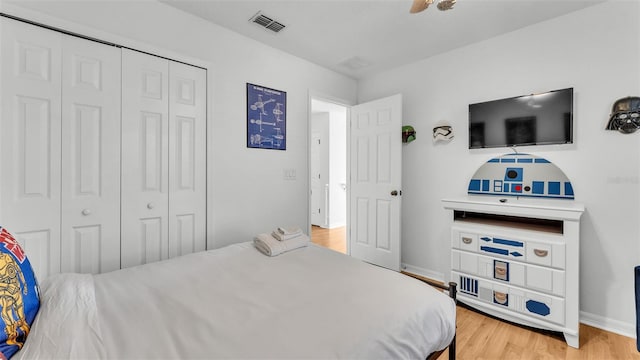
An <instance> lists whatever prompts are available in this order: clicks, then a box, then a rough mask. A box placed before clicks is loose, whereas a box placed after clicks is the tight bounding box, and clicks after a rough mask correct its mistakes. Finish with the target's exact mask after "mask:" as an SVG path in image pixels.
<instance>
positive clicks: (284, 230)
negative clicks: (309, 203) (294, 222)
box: [276, 226, 302, 235]
mask: <svg viewBox="0 0 640 360" xmlns="http://www.w3.org/2000/svg"><path fill="white" fill-rule="evenodd" d="M276 232H277V233H280V234H281V235H300V234H302V229H300V228H299V227H297V226H290V227H279V228H277V229H276Z"/></svg>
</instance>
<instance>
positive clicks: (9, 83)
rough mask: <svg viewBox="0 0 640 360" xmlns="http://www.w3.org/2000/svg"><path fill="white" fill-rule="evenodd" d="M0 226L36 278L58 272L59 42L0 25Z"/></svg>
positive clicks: (52, 35) (5, 22)
mask: <svg viewBox="0 0 640 360" xmlns="http://www.w3.org/2000/svg"><path fill="white" fill-rule="evenodd" d="M0 36H1V38H0V46H1V48H0V54H1V57H0V62H1V66H0V71H1V72H0V91H1V93H2V96H1V101H2V112H1V113H0V129H2V141H0V166H2V171H0V222H1V224H2V226H5V227H6V228H7V230H8V231H10V232H12V233H13V234H14V235H15V236H16V238H17V240H18V242H19V243H20V244H21V245H22V247H23V248H24V250H25V252H26V253H27V255H28V257H29V261H30V262H31V265H32V266H33V268H34V271H35V273H36V277H37V278H38V279H41V280H42V279H44V278H46V277H47V276H48V275H50V274H55V273H58V272H60V159H61V155H60V147H61V136H60V134H61V133H60V116H61V109H60V104H61V102H60V101H61V97H60V87H61V78H60V66H61V63H60V61H61V50H60V49H61V38H62V37H61V34H59V33H56V32H52V31H49V30H45V29H41V28H38V27H36V26H32V25H28V24H24V23H21V22H17V21H14V20H9V19H6V18H2V19H0Z"/></svg>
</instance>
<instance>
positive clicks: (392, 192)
mask: <svg viewBox="0 0 640 360" xmlns="http://www.w3.org/2000/svg"><path fill="white" fill-rule="evenodd" d="M400 195H402V190H401V191H400ZM391 196H398V190H392V191H391Z"/></svg>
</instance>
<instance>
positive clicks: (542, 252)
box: [533, 249, 549, 257]
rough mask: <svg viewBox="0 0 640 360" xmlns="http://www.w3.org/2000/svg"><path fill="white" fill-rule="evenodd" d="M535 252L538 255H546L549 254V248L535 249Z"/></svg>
mask: <svg viewBox="0 0 640 360" xmlns="http://www.w3.org/2000/svg"><path fill="white" fill-rule="evenodd" d="M533 253H534V254H536V256H538V257H545V256H547V255H549V250H541V249H533Z"/></svg>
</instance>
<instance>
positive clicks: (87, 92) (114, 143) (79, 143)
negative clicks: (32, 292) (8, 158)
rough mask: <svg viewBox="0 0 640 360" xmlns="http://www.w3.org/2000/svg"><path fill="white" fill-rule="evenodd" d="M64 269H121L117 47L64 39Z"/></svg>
mask: <svg viewBox="0 0 640 360" xmlns="http://www.w3.org/2000/svg"><path fill="white" fill-rule="evenodd" d="M62 49H63V50H62V52H63V54H62V134H63V138H64V141H63V142H62V253H61V259H62V271H63V272H78V273H94V274H96V273H101V272H106V271H112V270H116V269H119V268H120V88H121V87H120V49H119V48H117V47H114V46H109V45H104V44H100V43H97V42H94V41H89V40H84V39H80V38H76V37H71V36H64V38H63V42H62Z"/></svg>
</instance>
